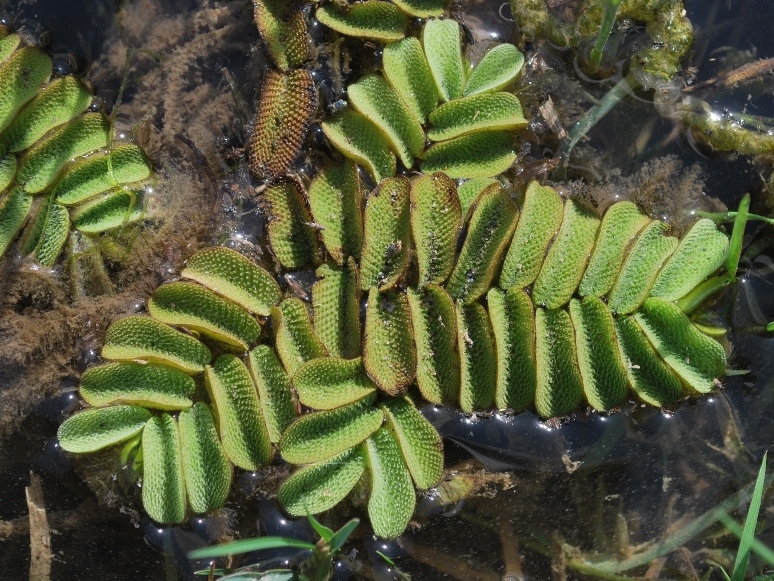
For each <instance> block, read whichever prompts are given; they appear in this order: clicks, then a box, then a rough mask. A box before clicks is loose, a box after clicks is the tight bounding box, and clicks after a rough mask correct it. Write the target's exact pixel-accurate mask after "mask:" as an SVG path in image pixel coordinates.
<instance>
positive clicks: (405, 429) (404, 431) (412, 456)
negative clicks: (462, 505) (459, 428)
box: [382, 398, 443, 490]
mask: <svg viewBox="0 0 774 581" xmlns="http://www.w3.org/2000/svg"><path fill="white" fill-rule="evenodd" d="M382 409H383V410H384V415H385V417H386V418H387V422H388V425H389V428H390V430H391V431H392V433H393V435H394V436H395V439H396V440H397V442H398V445H399V446H400V450H401V453H402V454H403V459H404V461H405V462H406V465H407V466H408V469H409V472H411V477H412V478H413V479H414V482H415V484H416V485H417V488H420V489H423V490H424V489H427V488H430V487H431V486H435V485H436V484H437V483H438V481H439V480H440V479H441V476H442V475H443V444H441V437H440V436H439V435H438V432H437V431H436V429H435V428H434V427H433V426H432V424H431V423H430V422H428V421H427V420H426V419H425V418H424V416H423V415H422V414H421V413H419V410H417V408H416V407H414V404H413V403H411V402H410V401H409V400H408V399H406V398H391V399H389V400H387V401H386V402H385V404H384V405H383V406H382Z"/></svg>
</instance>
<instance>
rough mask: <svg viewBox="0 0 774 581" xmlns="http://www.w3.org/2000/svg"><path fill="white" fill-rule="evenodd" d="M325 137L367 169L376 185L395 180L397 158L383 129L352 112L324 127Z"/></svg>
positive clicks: (341, 113)
mask: <svg viewBox="0 0 774 581" xmlns="http://www.w3.org/2000/svg"><path fill="white" fill-rule="evenodd" d="M321 126H322V130H323V133H325V136H326V137H327V138H328V139H329V140H330V142H331V143H332V144H333V146H334V147H335V148H336V149H338V150H339V151H340V152H341V153H343V154H344V156H345V157H348V158H349V159H351V160H353V161H355V162H356V163H358V164H360V165H361V166H363V167H364V168H365V170H366V171H367V172H368V173H369V174H370V175H371V178H373V180H374V181H375V182H377V183H378V182H380V181H382V180H383V179H384V178H387V177H390V176H394V175H395V171H396V169H397V167H396V165H395V154H393V153H392V152H391V151H390V144H389V142H388V141H387V138H386V137H384V135H383V134H382V132H381V131H379V128H378V127H377V126H376V125H374V124H373V122H371V121H370V120H369V119H368V118H367V117H365V115H361V114H360V113H358V112H357V111H354V110H352V109H344V110H342V111H339V112H338V113H334V114H333V115H331V116H330V117H329V118H328V119H327V120H325V121H323V122H322V124H321Z"/></svg>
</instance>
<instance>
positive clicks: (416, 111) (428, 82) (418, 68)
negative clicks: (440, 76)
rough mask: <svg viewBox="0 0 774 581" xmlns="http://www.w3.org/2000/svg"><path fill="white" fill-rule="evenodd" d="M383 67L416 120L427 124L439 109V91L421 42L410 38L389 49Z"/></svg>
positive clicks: (385, 48)
mask: <svg viewBox="0 0 774 581" xmlns="http://www.w3.org/2000/svg"><path fill="white" fill-rule="evenodd" d="M382 66H383V67H384V76H385V78H386V79H387V80H388V81H389V83H390V84H391V85H392V88H393V89H395V91H396V92H397V93H398V95H399V96H400V98H401V100H402V101H403V102H404V103H405V104H406V106H407V107H408V108H409V110H410V111H411V113H412V114H413V115H414V117H415V118H416V120H417V121H419V122H420V123H425V122H426V121H427V116H428V115H430V113H431V111H433V110H434V109H435V107H436V105H438V90H437V89H436V87H435V80H434V79H433V74H432V72H431V71H430V65H428V64H427V58H426V57H425V51H424V50H423V49H422V45H421V44H420V42H419V40H417V39H416V38H414V37H408V38H404V39H401V40H399V41H397V42H392V43H390V44H388V45H387V46H385V47H384V53H383V55H382Z"/></svg>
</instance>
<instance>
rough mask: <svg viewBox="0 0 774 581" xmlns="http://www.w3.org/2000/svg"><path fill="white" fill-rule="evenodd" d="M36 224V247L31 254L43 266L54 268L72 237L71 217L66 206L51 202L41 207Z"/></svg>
mask: <svg viewBox="0 0 774 581" xmlns="http://www.w3.org/2000/svg"><path fill="white" fill-rule="evenodd" d="M35 222H36V223H35V225H34V226H33V228H34V230H35V233H36V234H37V236H36V237H35V247H34V248H33V249H32V250H30V251H29V253H30V254H34V256H35V260H37V261H38V262H39V263H40V264H42V265H43V266H48V267H52V266H54V264H56V261H57V259H58V258H59V255H60V254H61V253H62V249H63V248H64V245H65V242H67V238H68V236H69V235H70V215H69V214H68V212H67V209H66V208H65V207H64V206H61V205H59V204H57V203H56V202H49V203H47V204H44V205H43V206H42V207H41V209H40V212H38V216H37V218H36V220H35ZM30 241H31V240H30ZM25 246H26V244H25ZM22 251H23V252H25V251H26V249H25V248H23V249H22Z"/></svg>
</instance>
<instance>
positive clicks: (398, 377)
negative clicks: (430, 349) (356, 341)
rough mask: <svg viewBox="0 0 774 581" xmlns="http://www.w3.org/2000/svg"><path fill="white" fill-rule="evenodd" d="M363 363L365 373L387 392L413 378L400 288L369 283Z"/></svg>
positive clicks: (408, 328)
mask: <svg viewBox="0 0 774 581" xmlns="http://www.w3.org/2000/svg"><path fill="white" fill-rule="evenodd" d="M363 363H364V365H365V368H366V371H367V372H368V376H369V377H370V378H371V379H372V380H373V381H374V383H376V385H378V386H379V389H381V390H382V391H384V392H385V393H388V394H389V395H398V394H400V393H403V392H405V391H406V390H407V389H408V387H409V385H411V383H412V382H413V381H414V377H415V376H416V369H417V353H416V350H415V348H414V331H413V329H412V327H411V315H410V313H409V305H408V299H407V298H406V295H405V294H403V293H402V292H400V291H385V292H383V293H380V292H379V291H378V290H377V288H376V287H371V290H370V292H369V293H368V306H367V307H366V320H365V337H364V339H363Z"/></svg>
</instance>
